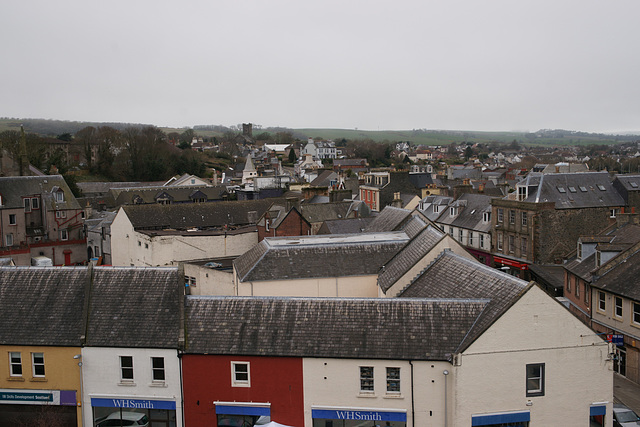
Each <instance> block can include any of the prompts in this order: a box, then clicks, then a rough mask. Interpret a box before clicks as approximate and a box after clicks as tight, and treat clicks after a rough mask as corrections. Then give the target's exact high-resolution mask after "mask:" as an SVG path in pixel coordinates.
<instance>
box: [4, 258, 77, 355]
mask: <svg viewBox="0 0 640 427" xmlns="http://www.w3.org/2000/svg"><path fill="white" fill-rule="evenodd" d="M87 283H88V275H87V269H86V268H83V267H2V268H0V325H2V327H0V344H3V345H47V346H70V347H79V346H80V345H81V344H82V338H81V337H82V335H83V333H84V332H83V322H82V313H83V307H84V298H85V286H86V284H87Z"/></svg>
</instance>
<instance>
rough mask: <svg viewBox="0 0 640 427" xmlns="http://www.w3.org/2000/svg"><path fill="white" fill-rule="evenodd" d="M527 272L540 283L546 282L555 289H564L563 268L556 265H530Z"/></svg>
mask: <svg viewBox="0 0 640 427" xmlns="http://www.w3.org/2000/svg"><path fill="white" fill-rule="evenodd" d="M529 270H531V272H533V273H534V274H535V275H536V276H538V277H539V278H540V279H541V281H542V280H543V281H545V282H547V283H548V284H549V285H551V286H553V287H554V288H556V289H560V290H561V289H562V288H563V287H564V267H563V266H562V265H558V264H530V265H529Z"/></svg>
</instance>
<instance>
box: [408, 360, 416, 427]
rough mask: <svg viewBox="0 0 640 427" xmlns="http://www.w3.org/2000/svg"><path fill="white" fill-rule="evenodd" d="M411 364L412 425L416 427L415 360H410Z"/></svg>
mask: <svg viewBox="0 0 640 427" xmlns="http://www.w3.org/2000/svg"><path fill="white" fill-rule="evenodd" d="M409 365H411V425H412V426H413V427H416V411H415V399H414V394H413V361H411V360H409Z"/></svg>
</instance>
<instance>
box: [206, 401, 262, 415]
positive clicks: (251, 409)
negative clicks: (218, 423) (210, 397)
mask: <svg viewBox="0 0 640 427" xmlns="http://www.w3.org/2000/svg"><path fill="white" fill-rule="evenodd" d="M216 414H217V415H256V416H270V415H271V408H270V407H265V406H251V405H247V406H242V405H219V404H216Z"/></svg>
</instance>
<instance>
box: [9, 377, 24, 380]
mask: <svg viewBox="0 0 640 427" xmlns="http://www.w3.org/2000/svg"><path fill="white" fill-rule="evenodd" d="M7 381H24V378H22V377H9V378H7Z"/></svg>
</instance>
